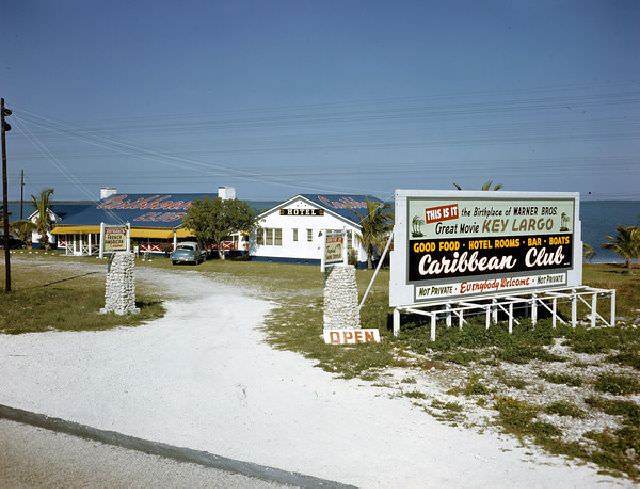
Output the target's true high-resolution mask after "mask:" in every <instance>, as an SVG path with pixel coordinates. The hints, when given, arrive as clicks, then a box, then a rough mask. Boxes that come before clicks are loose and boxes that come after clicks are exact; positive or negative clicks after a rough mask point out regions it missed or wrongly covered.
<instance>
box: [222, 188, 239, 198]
mask: <svg viewBox="0 0 640 489" xmlns="http://www.w3.org/2000/svg"><path fill="white" fill-rule="evenodd" d="M218 197H220V198H221V199H222V200H227V199H235V198H236V189H235V188H234V187H218Z"/></svg>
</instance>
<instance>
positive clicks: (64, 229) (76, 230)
mask: <svg viewBox="0 0 640 489" xmlns="http://www.w3.org/2000/svg"><path fill="white" fill-rule="evenodd" d="M51 234H100V226H95V225H90V224H87V225H86V226H55V227H54V228H53V229H52V230H51Z"/></svg>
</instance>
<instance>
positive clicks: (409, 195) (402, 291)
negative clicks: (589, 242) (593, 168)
mask: <svg viewBox="0 0 640 489" xmlns="http://www.w3.org/2000/svg"><path fill="white" fill-rule="evenodd" d="M412 199H414V200H420V199H424V200H429V199H430V200H433V201H434V203H437V202H438V201H441V203H442V204H443V206H445V207H446V205H447V203H451V202H457V203H460V202H469V203H470V204H471V203H476V202H482V201H487V202H496V201H500V202H505V203H506V202H513V205H518V206H523V207H527V206H528V205H531V204H532V203H535V202H536V201H537V202H546V201H567V202H569V201H570V202H571V203H572V205H573V215H572V216H571V225H572V233H571V236H572V240H571V241H572V243H571V246H572V248H571V249H572V261H571V266H570V267H566V268H558V269H555V270H543V271H539V270H535V271H517V272H506V273H499V272H496V273H484V274H477V275H468V276H466V277H464V278H460V277H455V278H454V277H449V278H447V277H444V278H438V279H428V280H423V281H416V280H410V279H409V266H410V264H409V255H410V253H409V246H410V243H411V237H410V236H409V234H410V233H409V230H410V227H411V222H410V217H409V209H408V202H411V200H412ZM449 217H450V216H449ZM444 221H447V222H451V220H446V219H443V220H442V222H444ZM535 234H541V233H535ZM474 237H476V238H477V239H478V240H483V239H493V238H494V237H493V236H483V234H482V232H479V233H475V234H474ZM425 239H434V240H435V239H439V238H437V237H436V236H425ZM394 240H395V241H394V250H393V251H392V252H391V257H390V260H391V261H390V263H391V271H390V279H389V305H390V306H391V307H409V306H416V305H428V304H436V303H443V301H445V302H446V301H455V300H466V299H479V298H482V297H489V296H490V295H491V293H495V292H496V290H490V291H489V292H490V293H489V292H482V291H481V292H471V293H466V294H460V293H458V294H456V293H453V294H449V295H447V296H442V295H440V296H434V297H424V298H422V299H421V300H417V299H416V287H421V286H424V284H434V283H441V284H443V285H448V284H458V283H461V281H465V282H469V283H471V282H474V281H475V282H481V281H483V280H485V281H486V280H490V279H494V278H507V279H513V278H516V279H517V278H521V277H534V278H535V277H537V276H542V275H553V274H556V275H558V274H563V275H565V277H563V282H564V283H562V284H558V283H554V284H552V285H551V286H550V285H546V284H545V285H534V286H524V287H517V288H516V289H514V293H522V292H527V291H529V292H535V291H543V290H550V289H553V288H556V289H557V287H558V285H562V286H563V287H566V288H567V287H568V288H571V287H580V286H581V285H582V238H581V226H580V201H579V194H578V193H576V192H502V191H500V192H484V191H457V190H452V191H431V190H396V193H395V227H394ZM532 282H535V280H534V281H532ZM501 290H502V289H501ZM505 292H507V290H505Z"/></svg>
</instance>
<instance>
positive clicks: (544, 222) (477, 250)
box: [389, 190, 582, 306]
mask: <svg viewBox="0 0 640 489" xmlns="http://www.w3.org/2000/svg"><path fill="white" fill-rule="evenodd" d="M395 215H396V223H395V230H394V236H395V239H396V246H395V249H394V251H393V252H392V254H391V277H390V288H389V304H390V305H391V306H400V305H411V304H417V303H423V302H429V301H436V300H440V301H441V300H443V299H446V298H462V297H479V296H482V295H486V294H488V293H496V292H502V291H505V292H507V291H520V290H532V291H533V290H536V289H545V288H550V287H560V286H578V285H581V279H582V277H581V268H582V252H581V248H582V243H581V238H580V220H579V200H578V194H576V193H548V192H544V193H542V192H463V191H446V192H442V191H440V192H435V191H433V192H431V191H424V190H415V191H413V190H398V191H396V214H395Z"/></svg>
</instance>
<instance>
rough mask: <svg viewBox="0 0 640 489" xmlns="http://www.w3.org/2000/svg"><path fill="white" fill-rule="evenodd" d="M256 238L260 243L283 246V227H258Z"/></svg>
mask: <svg viewBox="0 0 640 489" xmlns="http://www.w3.org/2000/svg"><path fill="white" fill-rule="evenodd" d="M256 238H257V239H256V242H257V244H259V245H261V244H264V245H268V246H282V228H261V229H258V234H257V237H256Z"/></svg>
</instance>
